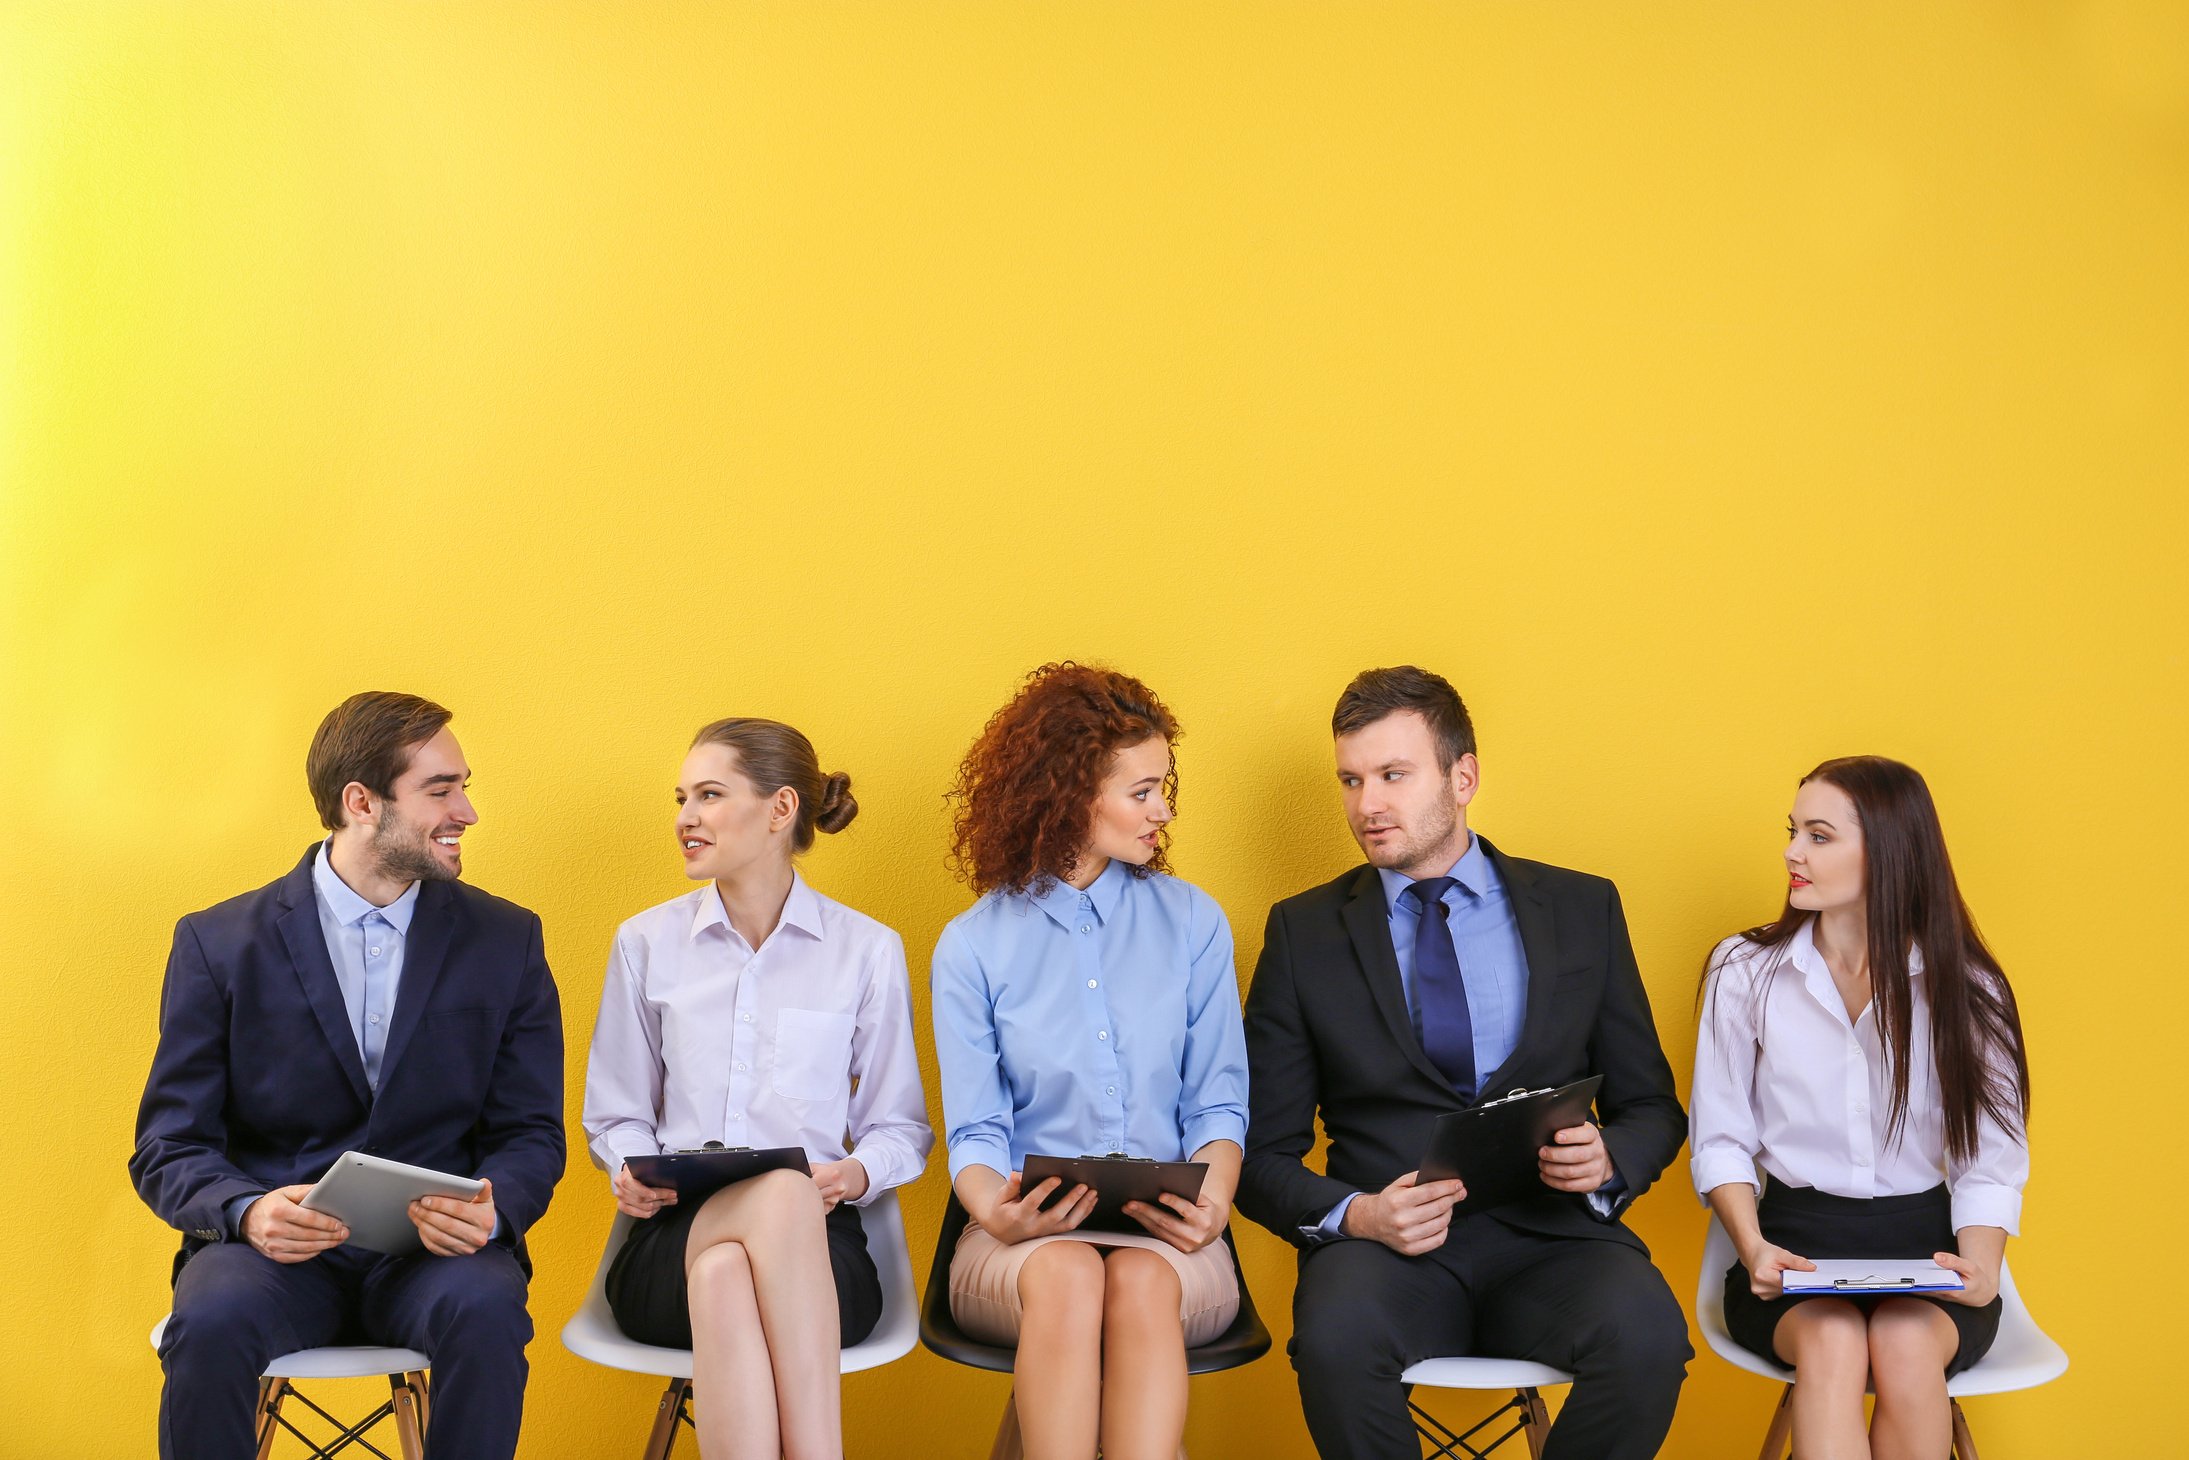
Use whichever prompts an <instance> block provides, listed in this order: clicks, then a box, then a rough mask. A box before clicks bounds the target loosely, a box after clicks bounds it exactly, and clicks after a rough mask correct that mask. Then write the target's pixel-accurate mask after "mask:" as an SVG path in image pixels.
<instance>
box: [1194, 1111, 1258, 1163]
mask: <svg viewBox="0 0 2189 1460" xmlns="http://www.w3.org/2000/svg"><path fill="white" fill-rule="evenodd" d="M1183 1134H1184V1137H1185V1140H1184V1145H1185V1148H1186V1159H1187V1160H1189V1161H1190V1160H1192V1159H1193V1153H1194V1152H1195V1151H1198V1150H1200V1149H1201V1148H1202V1147H1203V1146H1205V1145H1207V1144H1208V1143H1209V1142H1210V1141H1229V1142H1231V1143H1232V1144H1233V1145H1235V1146H1237V1147H1238V1148H1239V1149H1240V1150H1241V1151H1244V1150H1246V1148H1247V1123H1246V1119H1245V1118H1244V1117H1243V1116H1240V1115H1236V1114H1234V1113H1232V1112H1230V1111H1216V1112H1213V1113H1211V1114H1208V1115H1201V1116H1196V1117H1195V1118H1194V1119H1193V1120H1192V1121H1190V1122H1188V1123H1187V1125H1186V1128H1185V1131H1184V1132H1183Z"/></svg>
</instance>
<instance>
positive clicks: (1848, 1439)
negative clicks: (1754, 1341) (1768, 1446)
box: [1771, 1298, 1870, 1460]
mask: <svg viewBox="0 0 2189 1460" xmlns="http://www.w3.org/2000/svg"><path fill="white" fill-rule="evenodd" d="M1771 1346H1772V1347H1773V1348H1775V1349H1776V1350H1778V1355H1779V1358H1780V1359H1782V1360H1783V1361H1785V1362H1786V1363H1789V1364H1792V1365H1793V1366H1794V1453H1795V1454H1796V1455H1799V1456H1800V1457H1801V1460H1870V1436H1869V1432H1868V1431H1867V1430H1865V1429H1864V1428H1863V1425H1862V1395H1863V1391H1864V1390H1866V1389H1867V1388H1868V1387H1869V1381H1870V1335H1869V1325H1868V1324H1867V1323H1865V1322H1864V1321H1863V1317H1862V1310H1861V1309H1860V1308H1857V1307H1856V1306H1855V1305H1854V1304H1852V1303H1843V1302H1841V1301H1840V1300H1838V1299H1837V1298H1813V1299H1811V1300H1810V1301H1808V1302H1806V1303H1801V1304H1798V1305H1796V1306H1795V1308H1794V1310H1793V1311H1792V1312H1791V1313H1788V1314H1787V1315H1786V1316H1785V1317H1784V1318H1781V1319H1780V1320H1779V1326H1778V1331H1777V1333H1776V1334H1774V1335H1773V1337H1772V1340H1771Z"/></svg>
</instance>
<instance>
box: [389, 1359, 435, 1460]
mask: <svg viewBox="0 0 2189 1460" xmlns="http://www.w3.org/2000/svg"><path fill="white" fill-rule="evenodd" d="M416 1377H417V1376H416V1375H415V1374H390V1375H388V1406H389V1408H390V1409H392V1410H393V1411H394V1418H395V1438H396V1441H397V1443H398V1444H399V1445H400V1446H401V1447H402V1451H403V1460H426V1428H425V1415H424V1414H423V1413H422V1412H421V1409H420V1406H419V1403H418V1391H417V1390H415V1389H413V1388H412V1387H411V1381H412V1380H413V1379H415V1378H416Z"/></svg>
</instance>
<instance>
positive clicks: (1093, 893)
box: [1027, 857, 1132, 928]
mask: <svg viewBox="0 0 2189 1460" xmlns="http://www.w3.org/2000/svg"><path fill="white" fill-rule="evenodd" d="M1131 880H1132V874H1131V873H1130V872H1127V871H1126V870H1125V864H1124V863H1122V862H1120V861H1118V860H1117V858H1115V857H1112V858H1110V864H1109V865H1108V866H1107V867H1104V868H1103V869H1102V873H1101V875H1100V876H1098V877H1096V878H1095V880H1094V881H1092V882H1090V883H1088V884H1087V890H1086V892H1084V893H1082V892H1081V891H1080V890H1079V889H1078V888H1076V887H1074V886H1072V884H1071V883H1069V882H1066V881H1064V880H1063V879H1062V878H1058V879H1056V880H1055V881H1052V882H1051V883H1050V884H1049V887H1048V890H1047V891H1045V892H1043V893H1042V894H1041V895H1040V896H1039V897H1035V896H1034V895H1033V894H1031V893H1028V894H1027V900H1028V901H1029V902H1031V903H1033V905H1034V906H1036V907H1038V908H1040V909H1041V910H1042V911H1043V912H1045V913H1047V914H1048V915H1049V916H1050V917H1051V918H1053V919H1055V920H1056V922H1057V924H1058V926H1060V927H1067V928H1068V927H1070V926H1071V925H1072V924H1073V922H1074V920H1075V919H1077V917H1078V916H1079V900H1080V898H1081V897H1083V896H1084V897H1085V898H1086V899H1087V901H1088V902H1090V903H1092V904H1093V905H1094V910H1095V916H1096V917H1097V918H1098V919H1100V920H1101V921H1102V922H1104V923H1107V922H1109V920H1110V918H1111V915H1112V914H1114V913H1115V912H1116V911H1117V904H1118V902H1119V901H1120V900H1121V899H1123V897H1124V896H1125V884H1126V883H1127V882H1129V881H1131Z"/></svg>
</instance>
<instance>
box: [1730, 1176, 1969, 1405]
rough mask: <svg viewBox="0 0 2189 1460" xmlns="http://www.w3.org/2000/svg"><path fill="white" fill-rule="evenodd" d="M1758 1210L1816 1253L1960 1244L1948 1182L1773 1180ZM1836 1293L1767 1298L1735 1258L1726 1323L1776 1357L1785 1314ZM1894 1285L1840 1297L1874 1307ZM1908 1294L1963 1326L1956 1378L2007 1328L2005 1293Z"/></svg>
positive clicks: (1793, 1247)
mask: <svg viewBox="0 0 2189 1460" xmlns="http://www.w3.org/2000/svg"><path fill="white" fill-rule="evenodd" d="M1756 1218H1757V1223H1758V1225H1759V1226H1761V1227H1762V1228H1763V1240H1764V1241H1766V1242H1769V1243H1771V1244H1772V1245H1773V1246H1775V1247H1783V1248H1785V1249H1786V1250H1787V1251H1788V1252H1793V1253H1798V1254H1800V1255H1801V1256H1803V1257H1806V1258H1810V1259H1812V1260H1815V1259H1818V1258H1875V1259H1877V1260H1878V1261H1881V1262H1913V1261H1919V1260H1922V1259H1926V1258H1929V1257H1930V1256H1931V1255H1932V1254H1933V1253H1937V1252H1959V1251H1960V1250H1961V1249H1960V1247H1959V1246H1958V1245H1957V1244H1956V1243H1955V1241H1954V1236H1953V1203H1952V1200H1951V1198H1950V1197H1949V1196H1948V1195H1947V1193H1946V1188H1945V1187H1944V1186H1934V1187H1932V1188H1931V1189H1930V1190H1929V1191H1925V1192H1918V1193H1917V1194H1916V1195H1914V1196H1879V1197H1870V1198H1868V1199H1865V1198H1862V1197H1856V1196H1832V1195H1830V1194H1829V1193H1826V1192H1822V1191H1816V1190H1814V1189H1812V1188H1810V1187H1806V1186H1778V1185H1773V1186H1772V1187H1771V1189H1770V1190H1769V1191H1767V1192H1765V1193H1764V1195H1763V1200H1762V1201H1760V1202H1758V1203H1757V1204H1756ZM1828 1296H1831V1295H1830V1294H1824V1293H1813V1294H1804V1295H1803V1296H1801V1297H1797V1298H1769V1299H1765V1298H1759V1297H1757V1296H1756V1295H1755V1293H1754V1292H1752V1291H1750V1289H1749V1286H1748V1269H1747V1268H1745V1267H1743V1266H1742V1265H1741V1264H1740V1263H1738V1262H1736V1263H1734V1264H1733V1265H1732V1266H1731V1267H1730V1268H1727V1269H1726V1273H1725V1327H1726V1331H1727V1332H1728V1333H1730V1334H1732V1335H1733V1341H1734V1342H1735V1343H1737V1344H1739V1345H1740V1346H1741V1347H1742V1348H1744V1349H1747V1350H1748V1351H1749V1352H1750V1353H1752V1354H1759V1355H1761V1356H1762V1357H1764V1358H1767V1359H1769V1360H1770V1361H1771V1362H1772V1363H1774V1364H1783V1363H1785V1362H1786V1361H1785V1360H1784V1359H1782V1358H1780V1357H1779V1356H1778V1353H1777V1352H1776V1351H1775V1350H1774V1349H1773V1348H1772V1347H1771V1337H1772V1335H1773V1334H1774V1333H1776V1332H1777V1331H1778V1326H1779V1320H1780V1319H1781V1318H1784V1317H1785V1316H1786V1315H1787V1313H1788V1312H1789V1311H1790V1310H1791V1309H1792V1308H1793V1306H1794V1305H1795V1304H1796V1303H1807V1302H1811V1301H1813V1300H1814V1299H1816V1298H1820V1297H1828ZM1893 1296H1895V1295H1894V1294H1891V1293H1858V1294H1850V1295H1847V1296H1844V1297H1840V1298H1839V1299H1838V1301H1840V1302H1843V1303H1853V1304H1854V1305H1855V1306H1856V1307H1858V1308H1860V1309H1861V1310H1862V1311H1863V1312H1864V1313H1868V1312H1870V1311H1871V1310H1872V1309H1874V1308H1876V1307H1877V1305H1878V1304H1879V1303H1881V1302H1883V1301H1884V1300H1885V1299H1887V1298H1889V1297H1893ZM1907 1296H1910V1297H1913V1298H1917V1299H1920V1300H1922V1301H1924V1302H1927V1303H1934V1304H1936V1305H1937V1306H1938V1307H1939V1308H1940V1309H1941V1310H1942V1311H1943V1312H1944V1313H1945V1315H1946V1316H1947V1317H1948V1318H1951V1319H1952V1320H1953V1326H1954V1327H1955V1328H1956V1329H1957V1330H1959V1331H1960V1334H1961V1347H1960V1348H1959V1349H1957V1350H1955V1352H1954V1356H1953V1360H1952V1362H1950V1363H1948V1364H1947V1365H1946V1375H1947V1377H1948V1378H1951V1377H1952V1376H1953V1375H1955V1374H1958V1373H1960V1372H1961V1371H1962V1370H1963V1369H1966V1368H1968V1367H1969V1366H1970V1365H1971V1364H1973V1363H1975V1362H1976V1361H1977V1360H1978V1359H1980V1358H1982V1357H1983V1356H1984V1355H1985V1353H1986V1352H1987V1351H1989V1350H1990V1348H1991V1343H1992V1340H1993V1339H1995V1338H1997V1337H1998V1336H1999V1309H2000V1301H1999V1299H1997V1298H1993V1299H1992V1300H1991V1301H1990V1302H1989V1303H1987V1304H1985V1305H1984V1306H1983V1307H1981V1308H1971V1307H1969V1306H1967V1305H1966V1304H1962V1303H1948V1302H1946V1301H1944V1300H1943V1299H1941V1298H1939V1297H1938V1296H1936V1295H1934V1294H1930V1293H1912V1294H1909V1295H1907Z"/></svg>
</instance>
